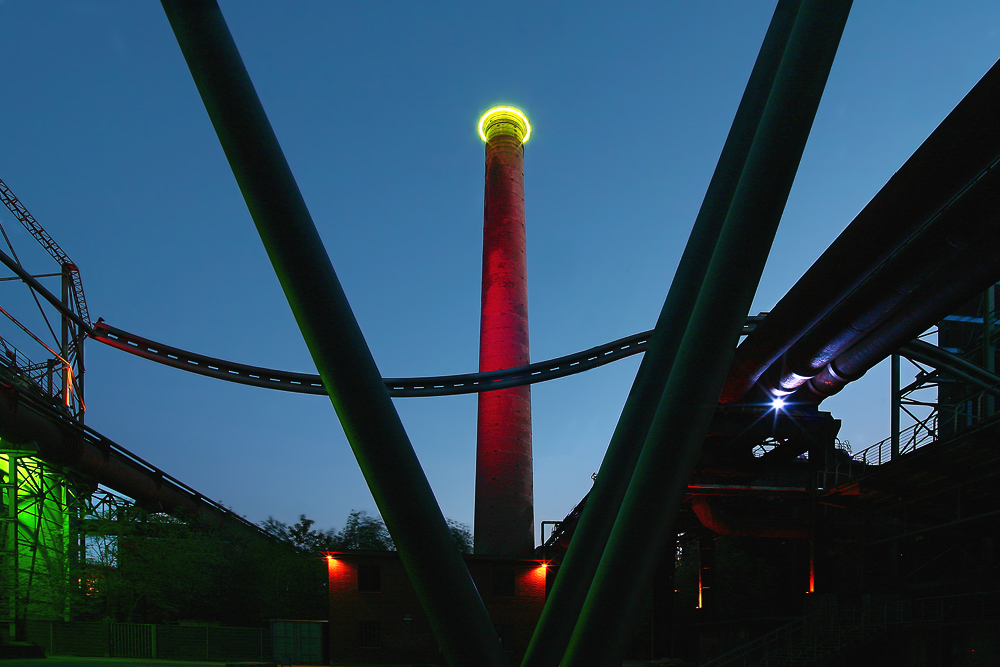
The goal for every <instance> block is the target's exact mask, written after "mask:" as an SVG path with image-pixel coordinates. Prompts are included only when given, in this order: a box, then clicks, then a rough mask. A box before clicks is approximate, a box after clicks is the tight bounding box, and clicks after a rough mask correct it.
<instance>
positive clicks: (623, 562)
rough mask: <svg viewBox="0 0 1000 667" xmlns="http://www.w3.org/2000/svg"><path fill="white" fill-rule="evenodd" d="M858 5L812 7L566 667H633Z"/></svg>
mask: <svg viewBox="0 0 1000 667" xmlns="http://www.w3.org/2000/svg"><path fill="white" fill-rule="evenodd" d="M850 5H851V3H850V2H849V1H842V2H836V1H829V0H826V1H821V0H804V1H803V2H802V5H801V8H800V10H799V13H798V16H797V17H796V19H795V24H794V27H793V28H792V32H791V35H790V37H789V40H788V47H787V51H786V54H785V57H784V58H782V60H781V64H780V66H779V67H778V72H777V75H776V77H775V82H774V86H773V90H772V91H771V94H770V96H769V98H768V100H767V105H766V107H765V109H764V113H763V115H762V116H761V123H760V127H759V128H758V130H757V134H756V136H755V137H754V141H753V145H752V148H751V149H750V153H749V155H748V156H747V161H746V165H745V168H744V171H743V174H742V176H741V177H740V179H739V183H738V185H737V187H736V191H735V193H734V196H733V199H732V203H731V205H730V207H729V211H728V214H727V215H726V222H725V224H724V226H723V228H722V232H721V234H720V235H719V241H718V245H717V247H716V249H715V251H714V252H713V253H712V260H711V262H710V264H709V267H708V271H707V273H706V274H705V282H704V286H703V288H702V289H701V291H700V293H699V294H698V298H697V301H696V303H695V307H694V309H693V311H692V313H691V317H690V320H689V322H688V325H687V329H686V331H685V333H684V336H683V340H682V342H681V345H680V347H679V349H678V350H677V354H676V358H675V363H674V366H673V368H672V369H671V373H670V377H669V379H668V380H667V384H666V387H665V389H664V392H663V395H662V397H661V399H660V402H659V407H658V409H657V411H656V414H655V417H654V419H653V422H652V424H651V426H650V429H649V434H648V435H647V437H646V442H645V445H644V446H643V449H642V454H641V455H640V458H639V460H638V462H637V463H636V466H635V472H634V474H633V475H632V480H631V482H630V484H629V487H628V491H627V493H626V495H625V498H624V500H623V502H622V506H621V510H620V511H619V513H618V518H617V520H616V521H615V524H614V528H613V530H612V532H611V535H610V539H609V540H608V544H607V547H606V548H605V550H604V555H603V557H602V558H601V562H600V565H599V567H598V570H597V572H596V574H595V577H594V582H593V585H592V586H591V588H590V591H589V593H588V595H587V599H586V601H585V603H584V606H583V608H582V610H581V613H580V617H579V620H578V621H577V623H576V627H575V629H574V631H573V635H572V638H571V640H570V643H569V647H568V649H567V651H566V655H565V656H564V659H563V661H562V663H561V664H562V666H563V667H583V666H584V665H588V666H589V665H593V666H595V667H596V666H601V667H609V666H610V665H614V664H621V657H622V654H623V652H624V645H625V643H626V641H627V639H628V634H629V630H630V629H631V628H633V627H634V622H635V619H636V616H637V614H639V613H640V611H641V609H642V607H643V604H642V603H643V600H644V596H645V592H646V590H648V588H649V586H650V585H651V583H652V581H653V577H654V575H655V572H656V568H657V566H658V565H659V563H660V559H661V557H662V554H663V550H664V548H665V547H666V545H667V543H668V541H669V537H670V534H671V533H672V531H673V530H674V520H675V518H676V514H677V511H678V509H679V508H680V505H681V502H682V500H683V497H684V491H685V489H686V487H687V482H688V477H689V476H690V474H691V472H692V470H693V469H694V466H695V463H696V462H697V459H698V455H699V453H700V450H701V446H702V443H703V441H704V438H705V434H706V433H707V431H708V429H709V426H710V424H711V421H712V416H713V415H714V413H715V408H716V405H717V401H718V397H719V392H720V391H721V390H722V387H723V384H724V382H725V379H726V374H727V372H728V370H729V367H730V363H731V362H732V359H733V350H734V348H735V345H736V342H737V341H738V338H739V330H740V325H741V323H742V320H743V317H744V316H745V315H746V313H747V311H748V310H749V309H750V305H751V302H752V300H753V296H754V293H755V291H756V288H757V284H758V282H759V280H760V276H761V273H762V271H763V268H764V264H765V262H766V259H767V255H768V251H769V250H770V246H771V243H772V242H773V239H774V234H775V232H776V230H777V226H778V221H779V220H780V218H781V214H782V211H783V210H784V206H785V203H786V201H787V197H788V192H789V191H790V189H791V186H792V182H793V181H794V178H795V172H796V170H797V168H798V164H799V161H800V159H801V156H802V151H803V149H804V147H805V143H806V139H807V138H808V136H809V130H810V128H811V126H812V122H813V119H814V117H815V113H816V109H817V107H818V105H819V100H820V98H821V97H822V92H823V89H824V87H825V84H826V80H827V77H828V75H829V72H830V67H831V66H832V64H833V57H834V55H835V53H836V51H837V46H838V44H839V42H840V36H841V34H842V32H843V28H844V24H845V23H846V21H847V15H848V12H849V10H850ZM588 504H589V503H588ZM585 512H586V510H585ZM636 536H642V540H641V541H640V542H638V543H637V541H636ZM572 546H573V545H572V543H571V548H572ZM591 546H596V545H591Z"/></svg>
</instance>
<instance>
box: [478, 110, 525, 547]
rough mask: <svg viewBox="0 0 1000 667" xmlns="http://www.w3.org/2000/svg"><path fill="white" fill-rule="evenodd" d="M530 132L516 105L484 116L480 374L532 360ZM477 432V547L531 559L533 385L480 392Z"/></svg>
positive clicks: (480, 127)
mask: <svg viewBox="0 0 1000 667" xmlns="http://www.w3.org/2000/svg"><path fill="white" fill-rule="evenodd" d="M530 135H531V125H529V124H528V119H527V117H526V116H525V115H524V114H523V113H521V112H520V111H518V110H517V109H513V108H510V107H497V108H495V109H490V110H489V111H487V112H486V113H485V114H484V115H483V117H482V118H480V120H479V136H480V137H481V138H482V140H483V141H484V142H486V193H485V201H484V204H483V301H482V313H481V320H480V328H479V370H480V371H494V370H500V369H503V368H512V367H516V366H523V365H525V364H527V363H529V362H528V266H527V259H526V256H525V234H524V146H523V144H524V142H526V141H527V140H528V137H529V136H530ZM476 436H477V437H476V512H475V522H474V523H475V525H474V532H475V552H476V553H477V554H489V555H497V556H512V557H519V558H523V557H528V556H530V555H531V552H532V550H533V549H534V546H535V541H534V514H533V498H532V466H531V389H530V387H528V386H524V387H512V388H510V389H498V390H496V391H488V392H483V393H480V394H479V419H478V425H477V434H476Z"/></svg>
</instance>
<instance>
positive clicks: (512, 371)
mask: <svg viewBox="0 0 1000 667" xmlns="http://www.w3.org/2000/svg"><path fill="white" fill-rule="evenodd" d="M761 319H763V316H761V315H753V316H750V317H747V319H746V323H745V324H744V325H743V334H744V335H746V334H748V333H750V332H751V331H753V328H754V327H755V326H756V324H757V322H759V321H760V320H761ZM652 333H653V332H652V331H643V332H642V333H637V334H633V335H631V336H626V337H625V338H619V339H618V340H614V341H611V342H610V343H605V344H604V345H599V346H597V347H592V348H590V349H588V350H583V351H581V352H576V353H574V354H569V355H566V356H564V357H557V358H555V359H549V360H548V361H540V362H537V363H533V364H528V365H527V366H520V367H518V368H507V369H504V370H499V371H489V372H486V373H466V374H462V375H439V376H431V377H413V378H384V382H385V386H386V388H387V389H388V390H389V395H390V396H394V397H409V396H453V395H456V394H474V393H479V392H481V391H492V390H494V389H505V388H507V387H519V386H522V385H526V384H534V383H536V382H545V381H547V380H554V379H556V378H560V377H565V376H567V375H574V374H576V373H582V372H583V371H587V370H590V369H592V368H597V367H598V366H604V365H605V364H610V363H611V362H613V361H618V360H619V359H624V358H625V357H629V356H632V355H633V354H639V353H640V352H645V351H646V345H647V344H648V342H649V337H650V335H652ZM92 337H93V338H94V340H97V341H100V342H101V343H104V344H106V345H110V346H111V347H114V348H117V349H119V350H124V351H126V352H129V353H130V354H134V355H136V356H139V357H143V358H144V359H149V360H151V361H155V362H157V363H160V364H165V365H167V366H172V367H174V368H179V369H181V370H185V371H188V372H190V373H197V374H198V375H206V376H208V377H213V378H216V379H219V380H226V381H228V382H236V383H239V384H248V385H252V386H254V387H265V388H267V389H278V390H281V391H292V392H298V393H303V394H318V395H324V396H325V395H326V389H324V388H323V383H322V381H321V380H320V377H319V376H318V375H312V374H308V373H295V372H292V371H279V370H274V369H271V368H261V367H259V366H249V365H247V364H240V363H236V362H233V361H225V360H223V359H216V358H214V357H208V356H205V355H203V354H197V353H196V352H189V351H187V350H182V349H180V348H177V347H173V346H171V345H164V344H162V343H157V342H156V341H154V340H150V339H148V338H143V337H141V336H137V335H135V334H132V333H129V332H128V331H125V330H124V329H119V328H117V327H113V326H111V325H110V324H108V323H106V322H103V321H100V320H99V321H98V322H97V324H95V325H94V334H93V336H92Z"/></svg>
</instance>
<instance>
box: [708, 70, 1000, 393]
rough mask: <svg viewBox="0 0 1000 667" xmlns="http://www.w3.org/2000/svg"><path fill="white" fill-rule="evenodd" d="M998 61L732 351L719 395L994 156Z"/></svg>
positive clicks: (772, 354) (776, 351) (781, 347)
mask: <svg viewBox="0 0 1000 667" xmlns="http://www.w3.org/2000/svg"><path fill="white" fill-rule="evenodd" d="M998 113H1000V62H998V63H997V64H995V65H994V66H993V67H992V68H990V70H989V72H987V73H986V75H985V76H983V78H982V79H981V80H980V81H979V83H977V84H976V86H975V87H974V88H973V89H972V90H971V91H970V92H969V94H968V95H966V96H965V98H964V99H963V100H962V101H961V102H960V103H959V104H958V106H956V107H955V109H954V110H953V111H952V112H951V113H950V114H948V117H947V118H946V119H945V120H944V121H943V122H942V123H941V125H939V126H938V128H937V129H936V130H934V132H933V133H932V134H931V136H930V137H928V138H927V140H926V141H925V142H924V143H923V144H922V145H921V146H920V148H919V149H917V151H916V152H914V154H913V155H912V156H911V157H910V159H909V160H907V161H906V163H905V164H904V165H903V166H902V167H901V168H900V169H899V171H898V172H896V174H895V175H894V176H893V177H892V178H891V179H890V180H889V182H888V183H886V185H885V186H884V187H883V188H882V189H881V190H880V191H879V193H878V194H877V195H875V197H874V198H873V199H872V200H871V202H870V203H869V204H868V205H867V206H865V208H864V210H862V211H861V213H859V214H858V216H857V217H856V218H855V219H854V221H853V222H852V223H851V224H850V225H849V226H848V227H847V229H845V230H844V232H843V233H842V234H841V235H840V236H839V237H838V238H837V240H836V241H834V242H833V244H831V245H830V247H829V248H828V249H827V250H826V251H825V252H824V253H823V255H822V256H820V258H819V259H818V260H816V262H815V263H814V264H813V265H812V267H810V268H809V270H808V271H807V272H806V273H805V275H803V276H802V278H801V279H800V280H799V281H798V282H797V283H796V284H795V285H794V286H793V287H792V288H791V289H790V290H789V291H788V293H787V294H786V295H785V296H784V297H783V298H782V299H781V301H779V302H778V303H777V304H776V305H775V307H774V308H772V309H771V312H770V314H769V315H768V317H767V318H766V319H765V320H764V321H763V322H761V323H760V324H759V325H758V327H757V329H756V330H755V331H754V332H753V333H752V334H751V335H750V336H748V337H747V339H746V340H745V341H743V343H742V344H741V345H740V346H739V349H737V351H736V357H735V358H734V360H733V366H732V369H731V370H730V373H729V377H728V379H727V381H726V385H725V388H724V389H723V392H722V397H721V400H722V402H724V403H733V402H737V401H739V400H741V399H742V398H743V397H744V395H745V394H746V393H747V391H749V390H750V388H751V387H753V385H754V384H755V383H756V382H757V380H758V379H759V378H760V376H761V374H763V372H764V371H765V370H766V369H767V368H768V367H770V366H771V365H772V364H773V363H774V362H775V361H777V360H778V359H779V358H780V357H781V355H782V354H784V352H785V351H786V350H787V349H788V348H789V347H790V346H791V345H792V344H793V343H795V342H796V341H797V340H798V339H799V338H800V337H801V336H802V335H803V334H804V333H805V332H806V331H808V330H809V329H810V328H811V327H812V326H813V325H815V324H816V323H817V322H819V321H820V319H822V318H823V317H824V316H825V315H826V314H827V313H829V312H830V310H832V309H833V307H834V306H836V305H837V304H838V303H840V301H842V300H843V299H844V298H846V297H847V295H849V294H850V293H851V292H852V291H853V290H854V289H855V288H856V287H857V286H858V285H859V284H860V283H861V282H862V281H863V280H865V279H866V278H867V277H868V276H869V275H871V273H872V272H873V271H874V270H875V269H876V268H877V267H878V266H879V265H881V264H882V263H883V262H884V261H885V260H886V259H887V258H888V257H889V256H890V255H891V254H892V253H893V252H895V251H896V250H897V249H898V248H899V247H900V245H902V244H903V243H904V242H905V241H906V240H907V239H908V238H910V237H911V236H912V234H913V233H914V232H915V231H916V230H918V229H919V228H920V227H922V226H923V225H924V224H926V221H928V220H929V219H931V218H932V217H933V216H934V215H935V214H936V212H937V211H939V210H941V209H942V208H943V207H945V206H946V205H947V204H948V202H949V201H951V200H952V199H953V198H954V197H955V196H956V195H958V194H960V193H961V192H962V191H963V190H964V189H965V188H966V187H967V186H968V184H969V183H971V182H973V181H974V180H975V179H976V178H977V177H978V176H979V175H980V174H981V173H982V172H983V170H985V169H987V168H988V167H989V166H990V165H991V164H993V163H994V162H996V160H997V157H998V156H1000V125H998V124H997V123H996V122H995V119H996V116H997V114H998Z"/></svg>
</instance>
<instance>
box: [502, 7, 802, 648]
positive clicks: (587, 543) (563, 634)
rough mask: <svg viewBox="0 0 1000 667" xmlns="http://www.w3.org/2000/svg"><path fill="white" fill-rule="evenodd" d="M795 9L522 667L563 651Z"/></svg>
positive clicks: (755, 75)
mask: <svg viewBox="0 0 1000 667" xmlns="http://www.w3.org/2000/svg"><path fill="white" fill-rule="evenodd" d="M800 4H801V0H782V1H781V2H779V3H778V4H777V7H776V8H775V11H774V15H773V16H772V18H771V23H770V26H769V27H768V30H767V33H766V35H765V36H764V41H763V43H762V45H761V48H760V52H759V53H758V55H757V61H756V63H755V64H754V68H753V70H752V72H751V73H750V79H749V80H748V81H747V86H746V90H745V91H744V93H743V98H742V100H741V101H740V106H739V108H738V109H737V111H736V116H735V118H734V119H733V124H732V127H731V128H730V130H729V136H728V137H727V138H726V143H725V145H724V146H723V149H722V153H721V155H720V156H719V162H718V164H717V165H716V168H715V173H714V174H713V176H712V180H711V182H710V183H709V186H708V190H707V191H706V193H705V199H704V201H703V202H702V206H701V210H700V211H699V213H698V217H697V218H696V219H695V223H694V226H693V228H692V230H691V235H690V238H689V240H688V243H687V246H686V247H685V249H684V253H683V255H682V256H681V261H680V264H679V265H678V267H677V272H676V274H675V277H674V280H673V282H672V283H671V286H670V289H669V291H668V293H667V297H666V300H665V301H664V304H663V307H662V309H661V310H660V316H659V318H658V319H657V322H656V328H655V329H654V330H653V332H652V334H651V336H650V339H649V343H648V349H647V351H646V354H645V356H644V357H643V360H642V363H641V364H640V366H639V370H638V372H637V373H636V378H635V381H634V382H633V383H632V388H631V390H630V391H629V395H628V399H627V400H626V402H625V406H624V408H623V409H622V413H621V416H620V417H619V420H618V425H617V426H616V427H615V431H614V434H613V435H612V436H611V442H610V444H609V445H608V450H607V453H606V454H605V456H604V460H603V462H602V463H601V468H600V471H599V472H598V474H597V480H596V481H595V483H594V487H593V488H592V489H591V491H590V494H589V496H588V500H587V504H586V507H585V508H584V511H583V514H582V516H581V517H580V522H579V524H578V525H577V527H576V530H575V532H574V536H573V540H572V541H571V542H570V546H569V549H568V550H567V552H566V555H565V557H564V558H563V561H562V563H561V565H560V566H559V572H558V574H557V576H556V581H555V583H554V584H553V587H552V591H551V592H550V593H549V597H548V599H547V600H546V603H545V607H544V608H543V610H542V615H541V617H540V618H539V621H538V624H537V625H536V626H535V632H534V634H533V635H532V639H531V642H530V644H529V645H528V650H527V652H526V654H525V657H524V660H523V661H522V663H521V664H522V667H555V666H556V665H558V664H559V661H560V659H561V658H562V656H563V653H564V652H565V650H566V646H567V644H568V642H569V639H570V635H571V634H572V632H573V626H574V624H575V622H576V619H577V617H578V616H579V614H580V609H581V608H582V607H583V603H584V600H585V599H586V596H587V591H588V589H589V588H590V584H591V582H592V580H593V578H594V572H595V571H596V570H597V566H598V564H599V562H600V559H601V553H602V550H601V549H600V548H599V546H598V545H603V544H605V543H606V542H607V539H608V536H609V535H610V533H611V528H612V526H613V525H614V521H615V517H616V516H617V514H618V508H619V506H620V505H621V502H622V499H623V498H624V496H625V491H626V490H627V488H628V483H629V480H630V479H631V478H632V472H633V470H634V468H635V463H636V461H637V460H638V458H639V453H640V451H641V449H642V444H643V442H645V440H646V435H647V433H648V431H649V425H650V423H651V422H652V420H653V415H654V414H655V412H656V407H657V405H658V404H659V399H660V396H661V395H662V394H663V388H664V386H665V385H666V382H667V377H668V376H669V374H670V369H671V367H672V366H673V364H674V359H675V357H676V354H677V348H678V346H679V345H680V341H681V337H682V336H683V334H684V331H685V329H686V328H687V325H688V319H689V317H690V313H691V310H692V308H693V306H694V303H695V299H696V298H697V296H698V293H699V291H700V290H701V288H702V283H703V281H704V278H705V273H706V271H707V269H708V264H709V261H710V260H711V258H712V253H713V251H714V250H715V246H716V242H717V240H718V238H719V233H720V231H721V229H722V225H723V223H724V222H725V219H726V214H727V213H728V212H729V207H730V204H731V202H732V199H733V195H734V193H735V192H736V186H737V184H738V183H739V180H740V178H741V176H742V174H743V170H744V166H745V164H746V159H747V155H748V153H749V152H750V147H751V145H752V143H753V139H754V136H755V135H756V133H757V128H758V125H759V123H760V119H761V116H762V114H763V113H764V108H765V105H766V104H767V100H768V97H769V96H770V94H771V89H772V86H773V84H774V78H775V75H776V74H777V71H778V66H779V64H780V63H781V60H782V57H783V55H784V53H785V50H786V46H787V44H788V38H789V35H790V33H791V30H792V26H793V25H794V22H795V17H796V15H797V13H798V10H799V5H800Z"/></svg>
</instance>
